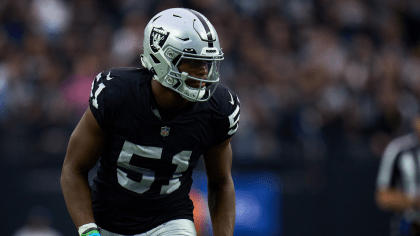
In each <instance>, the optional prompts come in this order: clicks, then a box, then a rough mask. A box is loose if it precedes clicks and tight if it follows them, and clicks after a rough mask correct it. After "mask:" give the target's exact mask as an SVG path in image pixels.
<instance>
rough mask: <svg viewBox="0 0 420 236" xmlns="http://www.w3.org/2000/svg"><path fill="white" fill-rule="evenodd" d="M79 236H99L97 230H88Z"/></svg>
mask: <svg viewBox="0 0 420 236" xmlns="http://www.w3.org/2000/svg"><path fill="white" fill-rule="evenodd" d="M81 236H101V234H100V233H99V229H98V228H89V229H87V230H86V231H85V232H83V233H82V235H81Z"/></svg>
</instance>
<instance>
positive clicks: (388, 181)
mask: <svg viewBox="0 0 420 236" xmlns="http://www.w3.org/2000/svg"><path fill="white" fill-rule="evenodd" d="M419 139H420V116H418V117H416V118H415V119H413V132H412V133H409V134H406V135H404V136H401V137H398V138H396V139H394V140H392V141H391V142H390V143H389V144H388V146H387V147H386V149H385V151H384V153H383V156H382V159H381V163H380V166H379V171H378V178H377V183H376V193H375V199H376V203H377V205H378V206H379V207H380V208H381V209H384V210H392V211H394V212H395V216H394V217H392V218H391V225H390V235H391V236H397V235H401V236H420V142H419Z"/></svg>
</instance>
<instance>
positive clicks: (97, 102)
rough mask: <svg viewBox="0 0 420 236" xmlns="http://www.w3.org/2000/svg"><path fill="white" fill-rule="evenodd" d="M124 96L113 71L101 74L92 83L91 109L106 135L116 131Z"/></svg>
mask: <svg viewBox="0 0 420 236" xmlns="http://www.w3.org/2000/svg"><path fill="white" fill-rule="evenodd" d="M123 94H124V93H123V92H122V86H121V83H120V81H119V78H118V77H117V76H113V74H112V70H109V71H104V72H101V73H99V74H98V75H97V76H96V78H95V79H94V80H93V82H92V88H91V92H90V98H89V108H90V110H91V111H92V114H93V116H94V117H95V119H96V121H97V122H98V124H99V126H100V127H101V128H102V130H103V131H104V132H105V133H109V132H112V130H113V129H114V125H113V124H114V120H115V118H116V117H115V116H116V115H117V114H118V113H119V110H120V109H121V108H120V104H121V103H122V100H123Z"/></svg>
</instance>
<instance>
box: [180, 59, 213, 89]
mask: <svg viewBox="0 0 420 236" xmlns="http://www.w3.org/2000/svg"><path fill="white" fill-rule="evenodd" d="M178 70H179V72H181V73H182V72H187V73H188V75H189V76H192V77H196V78H199V79H207V75H208V73H209V63H207V62H206V61H201V60H192V59H182V61H181V64H180V65H179V66H178ZM185 83H186V84H187V85H188V86H190V87H193V88H199V87H200V83H201V87H204V86H205V85H206V83H204V82H200V81H197V80H192V79H187V80H186V81H185Z"/></svg>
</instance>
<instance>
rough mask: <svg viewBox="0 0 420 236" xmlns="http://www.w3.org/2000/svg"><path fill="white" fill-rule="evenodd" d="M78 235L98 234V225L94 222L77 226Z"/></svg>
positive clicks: (94, 235)
mask: <svg viewBox="0 0 420 236" xmlns="http://www.w3.org/2000/svg"><path fill="white" fill-rule="evenodd" d="M79 235H80V236H88V235H89V236H100V234H99V229H98V226H97V225H96V224H95V223H88V224H84V225H82V226H80V227H79Z"/></svg>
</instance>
